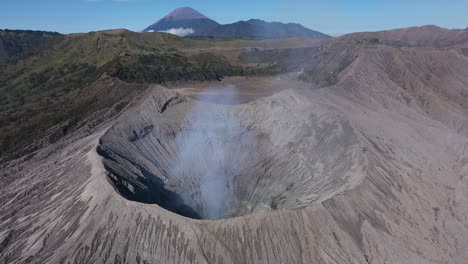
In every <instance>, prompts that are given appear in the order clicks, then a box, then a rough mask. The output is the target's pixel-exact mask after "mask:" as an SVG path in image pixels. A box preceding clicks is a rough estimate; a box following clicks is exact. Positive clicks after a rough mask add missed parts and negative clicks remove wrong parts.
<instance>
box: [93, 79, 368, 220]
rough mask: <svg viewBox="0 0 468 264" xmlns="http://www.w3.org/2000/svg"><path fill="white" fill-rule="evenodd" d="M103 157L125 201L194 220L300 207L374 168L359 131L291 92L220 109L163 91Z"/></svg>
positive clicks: (107, 141) (122, 125)
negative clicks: (152, 206)
mask: <svg viewBox="0 0 468 264" xmlns="http://www.w3.org/2000/svg"><path fill="white" fill-rule="evenodd" d="M97 151H98V153H99V154H100V155H101V156H102V157H103V163H104V166H105V168H106V170H107V175H108V176H107V177H108V180H109V183H110V184H112V186H113V187H114V188H115V190H116V191H117V192H118V193H120V194H121V195H122V196H124V197H125V198H127V199H129V200H133V201H137V202H143V203H150V204H158V205H159V206H161V207H163V208H165V209H167V210H170V211H172V212H174V213H177V214H180V215H183V216H186V217H190V218H196V219H220V218H229V217H235V216H240V215H245V214H249V213H253V212H259V211H270V210H275V209H281V208H289V209H293V208H298V207H302V206H305V205H307V204H310V203H312V202H314V201H317V200H323V199H326V198H329V197H331V196H333V195H334V194H336V193H339V192H341V191H344V190H346V189H349V188H351V187H353V186H354V185H355V184H356V183H358V182H359V181H360V180H361V177H363V175H364V174H365V173H364V171H365V170H366V159H365V156H364V155H363V152H362V149H361V147H360V146H359V140H358V137H357V135H356V134H355V132H354V129H353V127H352V126H351V125H350V124H349V123H348V122H347V121H345V120H342V119H341V118H340V113H339V112H337V111H336V110H335V109H333V108H332V107H330V106H326V105H324V104H317V103H312V102H311V101H310V100H307V99H306V98H304V96H302V95H299V94H297V93H296V92H295V91H292V90H287V91H283V92H281V93H278V94H275V95H273V96H270V97H266V98H262V99H259V100H257V101H254V102H251V103H248V104H238V105H221V104H214V103H207V102H201V101H197V100H192V99H188V98H186V97H184V96H182V95H180V94H177V93H175V92H173V91H169V90H166V89H164V88H161V87H158V88H155V89H154V91H153V92H152V94H151V95H150V96H148V97H147V98H146V100H145V101H144V102H143V103H142V104H141V105H140V106H139V107H138V108H137V109H134V110H132V111H131V112H128V113H126V115H125V116H123V117H122V118H121V120H120V121H119V122H118V123H116V124H115V125H114V126H112V127H111V128H110V129H109V130H108V131H107V132H106V133H105V135H104V136H102V138H101V139H100V145H99V147H98V149H97Z"/></svg>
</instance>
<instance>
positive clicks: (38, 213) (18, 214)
mask: <svg viewBox="0 0 468 264" xmlns="http://www.w3.org/2000/svg"><path fill="white" fill-rule="evenodd" d="M467 69H468V57H466V55H464V53H463V52H462V50H461V49H458V48H453V49H450V48H446V49H445V48H444V49H436V48H431V47H428V48H411V47H406V48H397V47H390V46H371V47H363V48H361V49H359V53H358V54H356V59H355V60H354V61H353V62H352V64H350V65H349V67H347V68H346V70H345V71H343V72H341V73H340V76H339V80H338V82H337V83H336V84H334V85H333V86H330V87H324V88H321V89H307V88H293V89H285V90H282V91H279V92H277V93H274V94H272V95H269V96H263V95H262V96H261V98H258V99H256V100H253V101H252V100H247V101H248V102H244V101H242V102H241V103H223V104H216V103H213V100H197V98H198V97H199V96H198V95H196V94H195V95H194V94H191V98H190V97H188V96H185V95H184V94H183V92H184V90H168V89H165V88H162V87H154V88H152V89H150V90H149V91H148V92H147V93H146V94H144V95H142V99H141V100H137V101H135V102H134V103H133V106H132V107H130V108H128V109H127V110H126V111H125V113H124V114H122V115H121V116H120V117H118V118H116V119H112V120H109V121H108V122H107V123H104V124H102V126H101V128H100V129H99V130H98V131H96V132H95V133H93V134H92V135H91V136H87V137H83V138H80V137H79V131H77V134H76V137H75V138H72V139H68V141H66V140H65V141H62V142H59V143H57V144H55V145H53V146H49V147H48V148H47V149H44V150H42V151H41V152H40V153H38V154H37V155H36V157H35V158H34V159H32V160H29V161H25V162H21V161H16V163H14V164H13V165H6V166H5V167H4V168H3V170H4V172H5V173H10V174H13V175H15V177H16V178H17V180H16V181H13V182H12V183H11V184H10V185H8V186H7V187H8V188H3V189H2V193H1V194H0V201H1V202H0V216H1V218H0V241H2V242H1V243H0V254H1V261H2V262H3V263H24V262H28V261H29V262H31V263H46V262H47V263H460V264H462V263H467V261H468V209H467V206H466V204H467V203H468V193H467V192H466V189H467V187H468V179H467V177H466V175H468V165H467V164H468V152H467V146H468V133H467V127H468V120H467V118H468V114H467V111H468V109H467V105H466V100H464V99H466V95H467V94H468V88H467V87H468V75H467V74H466V71H467ZM428 73H429V74H428ZM228 89H234V88H233V87H231V88H228ZM185 91H186V90H185ZM199 95H200V94H199ZM201 95H203V92H201ZM202 97H203V96H202ZM194 139H195V140H194ZM187 146H188V147H187ZM180 161H183V162H180ZM213 168H214V169H213ZM219 175H222V176H223V177H222V179H223V180H220V181H218V180H216V177H217V176H219ZM207 186H208V187H209V188H206V187H207ZM220 193H221V194H227V195H221V196H219V194H220ZM166 209H167V210H166ZM195 218H202V219H203V220H200V219H195ZM213 219H217V220H213Z"/></svg>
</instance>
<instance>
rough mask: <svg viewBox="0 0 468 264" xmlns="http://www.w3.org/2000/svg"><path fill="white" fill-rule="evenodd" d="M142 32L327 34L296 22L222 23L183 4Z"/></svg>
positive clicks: (320, 36)
mask: <svg viewBox="0 0 468 264" xmlns="http://www.w3.org/2000/svg"><path fill="white" fill-rule="evenodd" d="M143 31H144V32H167V33H171V34H174V35H178V36H182V37H185V36H203V37H222V38H266V39H280V38H316V39H324V38H330V36H328V35H326V34H323V33H321V32H318V31H314V30H311V29H308V28H306V27H304V26H302V25H300V24H296V23H287V24H285V23H281V22H265V21H263V20H260V19H250V20H248V21H239V22H236V23H232V24H226V25H221V24H219V23H218V22H216V21H214V20H212V19H209V18H208V17H206V16H204V15H202V14H201V13H199V12H198V11H196V10H194V9H192V8H190V7H183V8H177V9H175V10H174V11H172V12H171V13H169V14H168V15H166V16H165V17H163V18H162V19H160V20H159V21H157V22H156V23H154V24H152V25H151V26H149V27H147V28H145V29H144V30H143Z"/></svg>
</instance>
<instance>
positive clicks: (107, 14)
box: [0, 0, 468, 34]
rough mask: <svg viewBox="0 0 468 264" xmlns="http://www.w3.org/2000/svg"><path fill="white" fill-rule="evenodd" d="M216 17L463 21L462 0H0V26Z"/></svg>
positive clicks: (453, 24)
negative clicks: (192, 13)
mask: <svg viewBox="0 0 468 264" xmlns="http://www.w3.org/2000/svg"><path fill="white" fill-rule="evenodd" d="M182 6H190V7H193V8H195V9H196V10H198V11H200V12H201V13H203V14H204V15H206V16H208V17H210V18H212V19H214V20H216V21H218V22H220V23H232V22H235V21H238V20H247V19H250V18H259V19H264V20H267V21H281V22H298V23H301V24H303V25H304V26H306V27H309V28H311V29H314V30H318V31H321V32H324V33H328V34H342V33H348V32H356V31H375V30H383V29H391V28H400V27H409V26H420V25H426V24H433V25H438V26H442V27H447V28H466V27H468V0H405V1H404V0H393V1H379V0H269V1H266V0H256V1H254V0H232V1H224V0H0V8H1V16H0V29H5V28H8V29H35V30H49V31H58V32H61V33H73V32H88V31H94V30H103V29H111V28H127V29H130V30H134V31H140V30H142V29H143V28H145V27H146V26H148V25H149V24H152V23H153V22H155V21H156V20H158V19H159V18H161V17H162V16H164V15H165V14H167V13H168V12H170V11H171V10H173V9H174V8H177V7H182Z"/></svg>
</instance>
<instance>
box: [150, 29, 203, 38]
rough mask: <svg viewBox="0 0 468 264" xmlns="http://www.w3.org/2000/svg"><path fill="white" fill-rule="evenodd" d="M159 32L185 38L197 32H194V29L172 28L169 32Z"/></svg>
mask: <svg viewBox="0 0 468 264" xmlns="http://www.w3.org/2000/svg"><path fill="white" fill-rule="evenodd" d="M158 32H165V33H170V34H173V35H177V36H179V37H185V36H188V35H190V34H193V33H195V30H193V28H171V29H168V30H160V31H158Z"/></svg>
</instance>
